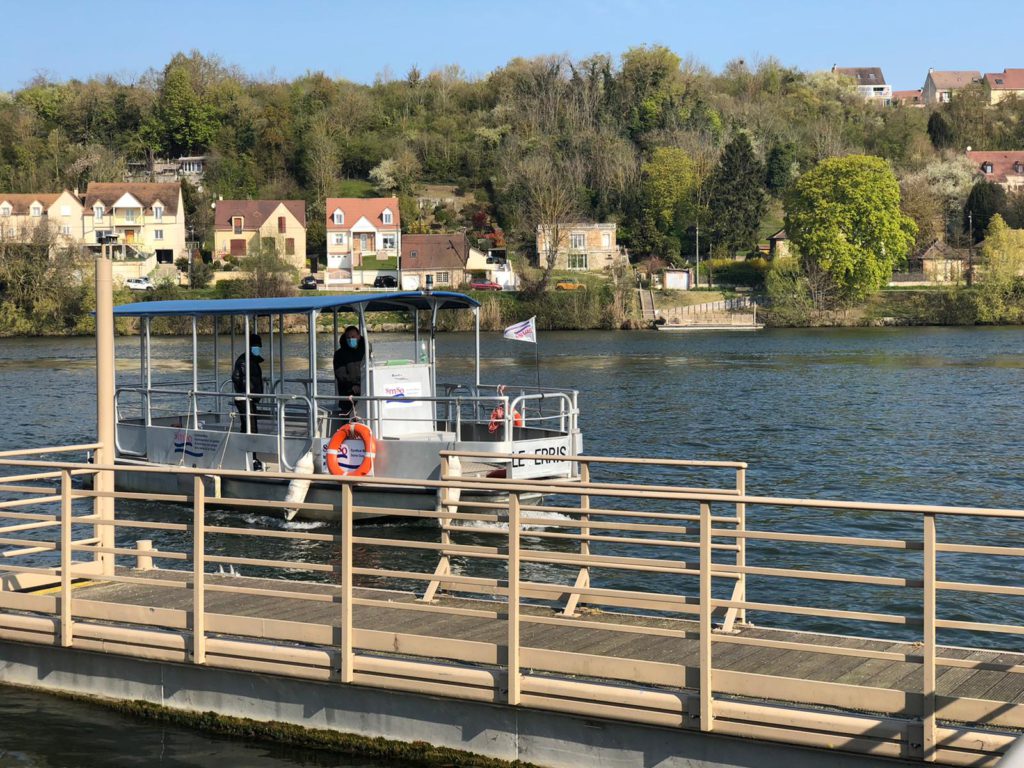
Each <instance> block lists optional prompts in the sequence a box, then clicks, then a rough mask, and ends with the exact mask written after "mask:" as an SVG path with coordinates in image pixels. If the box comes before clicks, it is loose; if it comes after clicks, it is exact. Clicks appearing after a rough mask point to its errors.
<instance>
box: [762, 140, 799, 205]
mask: <svg viewBox="0 0 1024 768" xmlns="http://www.w3.org/2000/svg"><path fill="white" fill-rule="evenodd" d="M796 167H797V159H796V147H795V146H793V144H792V143H791V142H785V143H783V144H775V145H773V146H772V148H771V149H770V150H768V158H767V160H766V161H765V186H766V187H767V188H768V191H769V192H771V193H772V194H773V195H780V194H781V193H782V192H783V191H784V190H785V189H786V187H788V186H789V184H790V182H791V181H793V179H794V178H795V177H796V173H795V170H796Z"/></svg>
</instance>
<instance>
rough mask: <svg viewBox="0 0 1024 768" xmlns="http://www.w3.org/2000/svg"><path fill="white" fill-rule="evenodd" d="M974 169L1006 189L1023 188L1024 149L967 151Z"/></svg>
mask: <svg viewBox="0 0 1024 768" xmlns="http://www.w3.org/2000/svg"><path fill="white" fill-rule="evenodd" d="M967 158H968V159H969V160H970V161H971V163H973V164H974V167H975V170H976V171H977V172H978V173H979V174H980V175H981V176H983V177H984V178H985V179H987V180H988V181H992V182H995V183H996V184H999V185H1000V186H1002V187H1003V189H1005V190H1006V191H1008V192H1009V191H1010V190H1013V189H1021V188H1024V151H1018V152H973V151H968V152H967Z"/></svg>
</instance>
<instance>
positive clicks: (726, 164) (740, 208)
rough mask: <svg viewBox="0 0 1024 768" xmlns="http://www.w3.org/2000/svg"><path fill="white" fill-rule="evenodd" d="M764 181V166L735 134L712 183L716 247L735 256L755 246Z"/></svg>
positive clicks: (747, 141)
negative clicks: (738, 252)
mask: <svg viewBox="0 0 1024 768" xmlns="http://www.w3.org/2000/svg"><path fill="white" fill-rule="evenodd" d="M764 178H765V170H764V165H763V164H762V163H761V161H760V160H759V159H758V158H757V156H756V155H754V148H753V146H751V144H750V139H749V138H748V137H747V135H746V134H745V133H740V134H737V135H736V137H735V138H734V139H733V140H732V141H730V142H729V143H728V144H727V145H726V146H725V150H724V151H723V152H722V157H721V159H720V160H719V162H718V168H716V169H715V174H714V176H713V178H712V182H711V189H712V193H711V203H710V206H709V211H708V214H709V218H710V224H711V236H712V238H713V239H714V242H715V244H716V245H721V246H724V247H725V248H726V249H727V250H728V251H730V252H733V253H734V252H736V251H739V250H749V249H751V248H753V247H754V246H755V245H756V244H757V230H758V227H759V226H760V225H761V217H762V216H764V208H765V191H764Z"/></svg>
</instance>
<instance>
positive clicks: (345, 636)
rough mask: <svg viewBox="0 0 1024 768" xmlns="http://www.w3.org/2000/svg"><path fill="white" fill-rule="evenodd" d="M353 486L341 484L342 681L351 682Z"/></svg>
mask: <svg viewBox="0 0 1024 768" xmlns="http://www.w3.org/2000/svg"><path fill="white" fill-rule="evenodd" d="M352 518H353V510H352V486H351V484H349V483H345V484H343V485H342V486H341V592H342V596H341V682H343V683H351V682H352V675H353V672H354V669H355V657H354V650H353V648H354V646H353V643H352V598H353V593H354V590H353V588H352Z"/></svg>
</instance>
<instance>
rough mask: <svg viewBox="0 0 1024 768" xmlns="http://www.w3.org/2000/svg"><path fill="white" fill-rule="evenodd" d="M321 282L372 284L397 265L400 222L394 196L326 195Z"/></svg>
mask: <svg viewBox="0 0 1024 768" xmlns="http://www.w3.org/2000/svg"><path fill="white" fill-rule="evenodd" d="M326 212H327V272H326V274H325V275H324V285H325V286H331V287H335V286H345V285H362V284H364V283H367V284H372V283H373V280H374V279H375V278H376V277H377V273H378V272H379V271H384V272H389V273H393V272H394V271H396V270H397V269H398V266H399V265H398V261H399V255H400V254H401V251H402V222H401V216H400V214H399V210H398V198H397V197H369V198H358V197H329V198H327V204H326Z"/></svg>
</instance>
